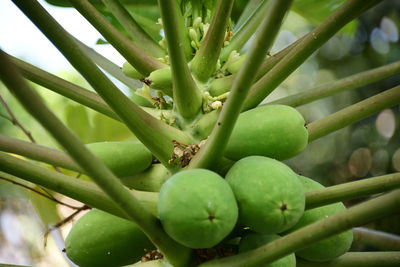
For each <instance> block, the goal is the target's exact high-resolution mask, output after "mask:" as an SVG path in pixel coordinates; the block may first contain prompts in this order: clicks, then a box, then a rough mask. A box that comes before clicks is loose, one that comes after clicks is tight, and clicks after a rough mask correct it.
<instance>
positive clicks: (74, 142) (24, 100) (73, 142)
mask: <svg viewBox="0 0 400 267" xmlns="http://www.w3.org/2000/svg"><path fill="white" fill-rule="evenodd" d="M0 51H1V50H0ZM0 78H1V80H2V81H3V83H4V84H5V85H6V86H7V87H8V88H9V89H10V91H12V92H13V93H14V95H15V96H16V97H17V98H18V100H19V101H20V103H21V104H22V105H23V106H24V107H25V109H26V110H27V111H28V112H29V113H30V114H31V115H32V116H33V117H34V118H36V119H37V120H38V121H39V122H40V124H41V125H42V126H43V127H44V128H45V129H46V130H48V131H49V133H51V135H52V136H53V137H54V138H55V139H56V140H57V141H58V142H59V143H60V144H61V145H62V146H63V147H64V148H65V149H66V150H67V152H68V153H69V154H70V156H71V157H72V158H73V159H74V160H75V161H76V162H77V163H78V164H79V166H80V167H81V168H82V169H84V170H85V171H86V173H87V174H88V175H89V176H90V177H91V178H92V179H93V180H94V181H95V182H96V184H97V185H98V186H99V187H100V188H101V189H102V190H103V191H104V192H105V193H106V194H107V195H108V196H109V197H110V198H111V199H112V200H113V202H114V203H115V204H116V205H117V206H118V207H120V208H121V210H122V211H123V212H124V213H125V214H126V215H127V216H128V217H129V218H130V219H131V220H132V221H134V222H135V223H137V225H138V226H139V227H140V228H141V229H142V230H143V232H144V233H145V234H146V235H147V236H148V237H149V238H150V239H151V240H152V242H153V243H154V244H155V245H156V246H157V247H158V248H159V249H160V250H161V251H162V252H163V254H164V255H165V256H166V258H168V259H169V260H170V262H171V263H173V264H175V263H176V264H177V265H184V263H186V262H187V261H188V260H189V256H190V249H188V248H185V247H183V246H182V245H180V244H178V243H176V242H175V241H174V240H172V239H171V238H170V237H169V236H168V235H167V234H166V233H165V232H164V230H163V229H162V227H161V224H160V222H159V220H158V219H157V217H156V216H154V215H153V214H152V213H150V212H149V211H148V210H147V209H145V208H144V207H143V205H142V204H141V203H140V202H139V200H138V199H137V198H135V197H134V196H133V195H132V194H131V193H130V191H129V190H128V189H127V188H126V187H124V186H123V185H122V183H121V182H120V181H119V180H118V178H117V177H115V175H114V174H113V173H112V172H111V171H110V169H108V168H107V167H106V166H105V165H104V163H103V162H102V161H101V160H100V159H98V158H96V157H95V156H94V155H93V154H92V153H91V152H90V151H89V150H88V149H87V148H86V147H85V146H84V144H83V143H82V142H81V141H80V140H79V139H78V138H77V137H76V136H75V135H74V134H73V133H72V132H71V131H70V130H69V129H68V128H67V127H66V126H65V125H64V124H63V123H62V122H61V121H60V120H59V119H58V118H57V117H56V116H55V115H54V114H53V113H52V112H51V110H50V109H49V108H48V107H47V106H46V105H45V104H44V103H43V101H42V100H41V98H40V96H39V95H38V94H37V93H36V92H35V91H34V90H33V89H32V88H30V87H29V85H28V84H27V83H26V82H25V81H24V79H23V78H22V76H21V75H20V74H19V73H18V70H17V68H16V67H15V66H14V65H13V64H12V62H11V60H10V59H9V58H8V57H7V56H6V55H5V54H4V53H3V52H2V51H1V52H0Z"/></svg>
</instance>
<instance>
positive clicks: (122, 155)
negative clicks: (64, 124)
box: [86, 141, 153, 177]
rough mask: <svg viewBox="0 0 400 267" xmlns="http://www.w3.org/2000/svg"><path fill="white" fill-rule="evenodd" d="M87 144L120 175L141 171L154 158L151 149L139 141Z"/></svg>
mask: <svg viewBox="0 0 400 267" xmlns="http://www.w3.org/2000/svg"><path fill="white" fill-rule="evenodd" d="M86 146H87V148H88V149H89V150H90V151H91V152H92V153H93V154H95V155H96V157H98V158H99V159H100V160H101V161H103V162H104V164H105V165H106V166H107V167H108V168H110V170H111V171H112V172H113V173H114V174H115V175H116V176H118V177H125V176H129V175H133V174H137V173H140V172H142V171H144V170H145V169H147V168H148V167H149V166H150V165H151V162H152V160H153V157H152V155H151V153H150V151H149V150H148V149H147V148H146V147H145V146H144V145H143V144H142V143H140V142H139V141H129V142H128V141H125V142H99V143H91V144H87V145H86Z"/></svg>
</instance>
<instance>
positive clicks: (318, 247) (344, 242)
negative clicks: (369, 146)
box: [287, 176, 353, 261]
mask: <svg viewBox="0 0 400 267" xmlns="http://www.w3.org/2000/svg"><path fill="white" fill-rule="evenodd" d="M299 180H300V182H301V183H302V184H303V187H304V189H305V191H306V192H307V191H312V190H318V189H322V188H324V186H323V185H321V184H320V183H318V182H316V181H314V180H312V179H310V178H307V177H304V176H299ZM345 209H346V207H345V206H344V205H343V203H341V202H340V203H335V204H330V205H326V206H322V207H319V208H314V209H310V210H307V211H305V212H304V214H303V216H302V217H301V218H300V220H299V221H298V222H297V224H296V225H295V226H293V227H292V228H290V230H289V231H288V232H287V233H290V232H293V231H295V230H297V229H299V228H302V227H304V226H306V225H308V224H311V223H313V222H316V221H318V220H321V219H324V218H326V217H328V216H331V215H333V214H335V213H338V212H340V211H343V210H345ZM352 242H353V232H352V231H351V230H348V231H346V232H343V233H340V234H338V235H335V236H332V237H330V238H327V239H324V240H322V241H319V242H317V243H315V244H313V245H311V246H309V247H307V248H305V249H302V250H299V251H297V252H296V255H297V256H298V257H301V258H303V259H306V260H309V261H328V260H332V259H334V258H337V257H339V256H341V255H343V254H344V253H346V252H347V251H348V250H349V249H350V246H351V243H352Z"/></svg>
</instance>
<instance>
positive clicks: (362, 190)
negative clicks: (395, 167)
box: [306, 172, 400, 209]
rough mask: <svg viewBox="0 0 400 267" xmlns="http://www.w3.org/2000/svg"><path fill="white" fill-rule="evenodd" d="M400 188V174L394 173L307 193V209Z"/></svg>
mask: <svg viewBox="0 0 400 267" xmlns="http://www.w3.org/2000/svg"><path fill="white" fill-rule="evenodd" d="M399 187H400V173H398V172H397V173H392V174H387V175H383V176H377V177H373V178H367V179H363V180H359V181H354V182H349V183H345V184H339V185H333V186H329V187H326V188H323V189H319V190H313V191H309V192H306V209H312V208H317V207H320V206H323V205H328V204H332V203H335V202H339V201H345V200H349V199H355V198H361V197H366V196H369V195H373V194H378V193H382V192H387V191H389V190H393V189H396V188H399Z"/></svg>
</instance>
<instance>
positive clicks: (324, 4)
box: [292, 0, 357, 34]
mask: <svg viewBox="0 0 400 267" xmlns="http://www.w3.org/2000/svg"><path fill="white" fill-rule="evenodd" d="M344 2H346V0H329V1H321V0H296V1H294V3H293V5H292V11H294V12H296V13H297V14H299V15H300V16H302V17H304V18H305V19H306V20H307V21H309V22H310V23H311V24H313V25H315V26H317V25H319V24H321V23H322V22H323V21H324V20H325V19H326V18H327V17H328V16H329V15H330V14H332V13H333V12H334V11H335V10H336V9H338V8H339V7H340V6H341V5H342V4H343V3H344ZM356 28H357V22H356V21H352V22H350V23H349V24H347V25H346V26H345V27H344V28H343V29H342V30H341V31H342V32H345V33H347V34H353V33H354V32H355V30H356Z"/></svg>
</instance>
